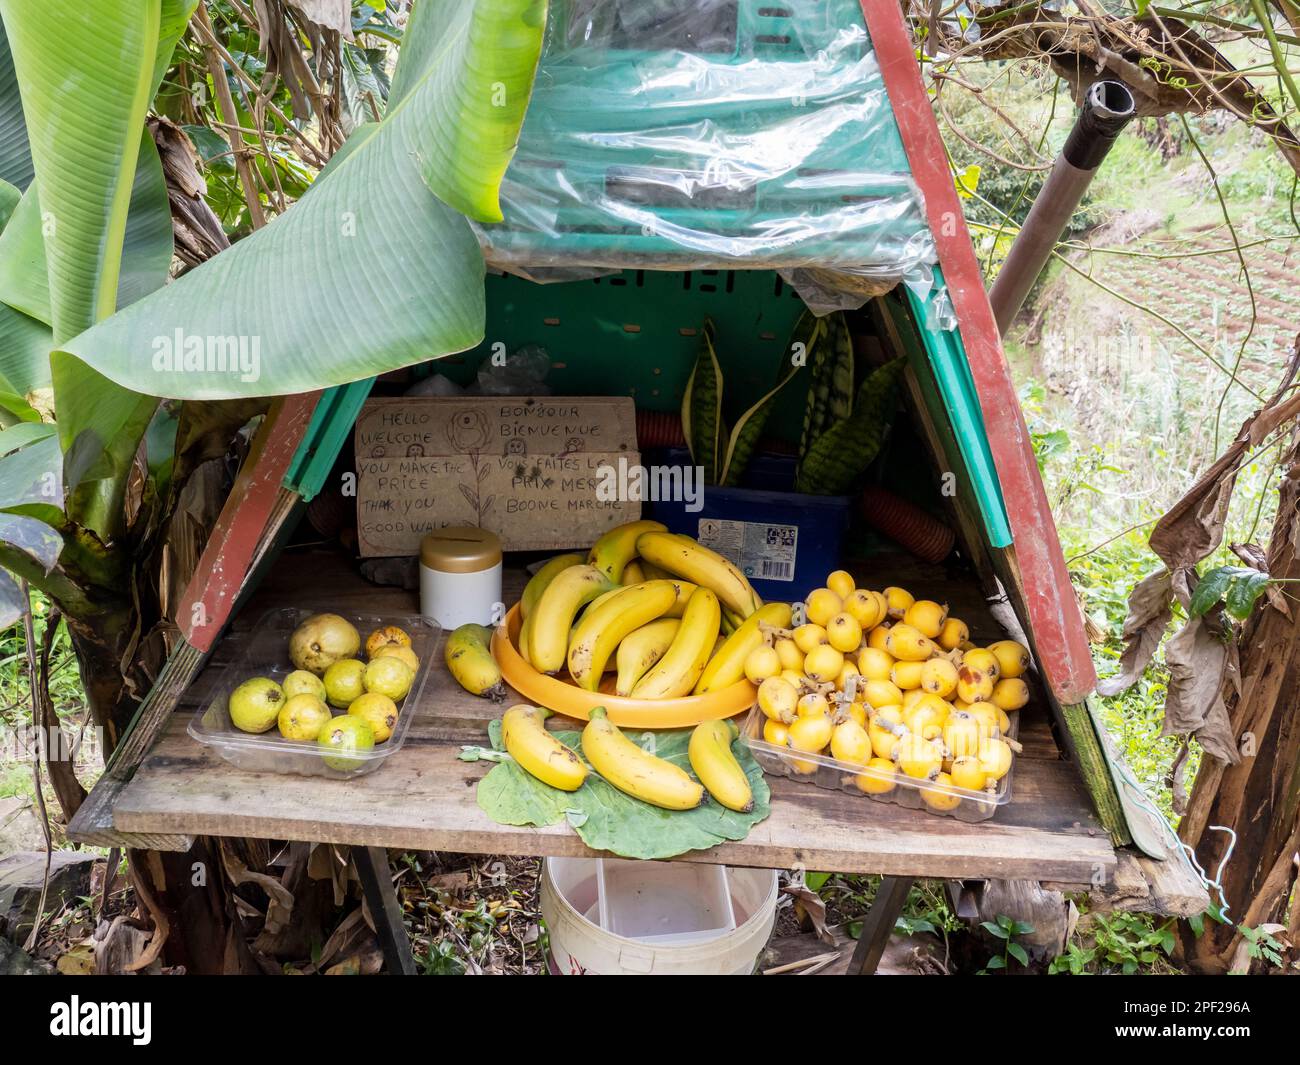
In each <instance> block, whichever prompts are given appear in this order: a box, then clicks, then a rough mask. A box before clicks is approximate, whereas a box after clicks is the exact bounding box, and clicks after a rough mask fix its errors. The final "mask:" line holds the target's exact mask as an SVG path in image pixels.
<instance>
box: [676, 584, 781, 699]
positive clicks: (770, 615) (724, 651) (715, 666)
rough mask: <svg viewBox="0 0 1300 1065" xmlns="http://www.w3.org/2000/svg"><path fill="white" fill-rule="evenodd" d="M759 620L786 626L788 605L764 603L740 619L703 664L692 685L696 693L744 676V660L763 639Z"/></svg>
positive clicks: (713, 689)
mask: <svg viewBox="0 0 1300 1065" xmlns="http://www.w3.org/2000/svg"><path fill="white" fill-rule="evenodd" d="M761 622H767V624H769V625H774V626H776V627H777V628H778V629H788V628H789V627H790V604H789V603H767V604H765V605H763V606H761V607H759V608H758V609H757V610H755V611H754V612H753V613H752V614H750V615H749V617H748V618H746V619H745V620H744V621H743V622H741V624H740V626H739V627H738V628H737V629H736V631H735V632H733V633H732V634H731V635H730V636H728V637H727V640H726V642H725V643H724V644H723V645H722V646H721V647H720V648H719V649H718V653H717V654H715V655H714V656H713V657H712V658H710V659H709V664H708V665H707V666H705V667H704V672H703V673H701V674H700V680H699V683H698V684H696V685H695V694H696V695H703V694H704V693H705V692H711V691H716V690H717V689H718V688H729V687H731V685H733V684H735V683H736V682H737V681H739V680H740V679H741V678H742V677H743V676H744V675H745V659H746V658H748V657H749V653H750V652H751V651H752V650H753V649H754V648H755V647H758V646H759V645H760V644H761V643H762V642H763V633H762V631H761V630H760V629H759V627H758V626H759V624H760V623H761Z"/></svg>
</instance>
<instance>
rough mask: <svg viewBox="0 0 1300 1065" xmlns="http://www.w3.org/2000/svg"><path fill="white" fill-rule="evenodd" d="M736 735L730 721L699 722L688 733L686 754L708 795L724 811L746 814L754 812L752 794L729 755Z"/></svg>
mask: <svg viewBox="0 0 1300 1065" xmlns="http://www.w3.org/2000/svg"><path fill="white" fill-rule="evenodd" d="M737 731H738V730H737V729H736V726H735V725H734V724H733V723H732V722H730V721H702V722H700V724H698V725H696V726H695V731H694V732H692V733H691V742H690V743H689V744H688V745H687V748H686V754H687V757H688V758H690V760H691V768H692V769H694V770H695V775H696V776H697V777H699V778H700V781H701V782H702V783H703V784H704V786H705V787H706V788H707V789H708V792H709V794H710V795H712V796H713V797H714V798H715V799H717V800H718V802H720V803H722V805H723V806H725V807H726V808H727V809H728V810H738V811H740V812H741V813H742V814H747V813H749V811H750V810H752V809H753V808H754V790H753V788H751V787H750V786H749V777H747V776H745V771H744V770H743V769H741V768H740V763H739V762H738V761H736V756H735V755H734V754H732V753H731V743H732V741H733V740H734V739H735V738H736V735H737Z"/></svg>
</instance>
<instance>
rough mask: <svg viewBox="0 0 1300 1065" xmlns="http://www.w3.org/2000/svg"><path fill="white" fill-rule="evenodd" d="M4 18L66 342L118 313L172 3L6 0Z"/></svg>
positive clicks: (57, 318) (59, 332)
mask: <svg viewBox="0 0 1300 1065" xmlns="http://www.w3.org/2000/svg"><path fill="white" fill-rule="evenodd" d="M0 15H3V18H4V24H5V32H6V34H7V35H8V38H9V47H10V49H11V50H12V52H13V61H14V69H15V70H16V72H17V74H18V84H19V87H20V89H21V91H22V101H23V112H24V114H25V115H26V118H27V134H28V137H29V138H30V141H31V151H32V161H33V164H34V166H35V171H36V180H37V181H38V182H39V184H40V189H41V192H40V203H41V211H42V212H43V214H44V216H45V219H46V220H47V224H45V225H44V226H43V231H44V236H45V254H46V263H47V271H48V275H49V282H50V310H51V315H52V319H51V325H52V326H53V328H54V339H55V342H56V343H59V342H61V341H63V340H66V339H67V338H69V337H71V336H75V335H76V334H77V333H80V332H81V331H82V330H84V329H87V328H89V327H90V326H91V325H93V324H94V323H95V322H97V321H98V320H99V319H101V318H106V317H107V316H108V315H110V314H112V313H113V311H114V310H116V309H117V282H118V276H119V272H120V266H121V255H122V243H123V239H124V237H125V235H126V216H127V207H128V205H129V204H130V201H131V190H132V186H133V185H134V181H135V169H136V159H137V157H138V155H139V148H140V132H141V130H142V129H143V127H144V119H145V113H146V111H147V109H148V106H149V101H150V99H151V98H152V96H153V88H154V87H153V84H152V78H153V71H154V67H155V65H156V64H157V53H158V51H159V27H160V23H161V19H162V3H161V0H96V3H93V4H86V3H81V2H79V0H46V2H43V3H40V4H29V3H26V2H24V0H0ZM74 72H75V76H73V75H74Z"/></svg>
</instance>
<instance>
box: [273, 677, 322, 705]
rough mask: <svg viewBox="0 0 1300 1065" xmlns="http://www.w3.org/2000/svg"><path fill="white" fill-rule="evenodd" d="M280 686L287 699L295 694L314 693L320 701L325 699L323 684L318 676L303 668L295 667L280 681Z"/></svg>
mask: <svg viewBox="0 0 1300 1065" xmlns="http://www.w3.org/2000/svg"><path fill="white" fill-rule="evenodd" d="M280 687H281V688H283V689H284V694H285V697H286V698H289V699H292V698H293V697H294V696H295V695H314V696H316V698H317V699H319V700H321V702H324V701H325V685H324V684H322V683H321V679H320V677H318V676H316V674H315V673H309V672H308V671H307V670H305V669H295V670H294V671H293V672H292V673H290V674H289V675H288V676H287V677H285V678H284V680H282V681H281V682H280Z"/></svg>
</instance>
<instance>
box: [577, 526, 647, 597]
mask: <svg viewBox="0 0 1300 1065" xmlns="http://www.w3.org/2000/svg"><path fill="white" fill-rule="evenodd" d="M666 528H667V526H665V525H662V524H660V523H659V522H657V521H629V522H628V523H627V524H626V525H619V526H618V527H617V528H614V529H610V530H609V532H607V533H605V535H604V536H602V537H601V538H600V539H599V540H597V541H596V542H595V543H594V544H592V546H591V550H590V551H589V552H588V553H587V563H588V564H589V565H592V566H595V567H596V568H597V569H598V570H600V571H601V573H603V574H604V575H605V576H606V577H608V578H609V579H610V580H611V581H613V582H614V583H615V584H618V583H620V582H622V583H627V582H625V581H623V569H624V567H625V566H627V564H628V563H629V562H631V561H632V560H633V559H634V558H636V538H637V537H638V536H640V535H641V534H642V533H646V532H663V531H664V530H665V529H666Z"/></svg>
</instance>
